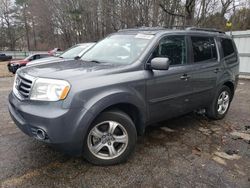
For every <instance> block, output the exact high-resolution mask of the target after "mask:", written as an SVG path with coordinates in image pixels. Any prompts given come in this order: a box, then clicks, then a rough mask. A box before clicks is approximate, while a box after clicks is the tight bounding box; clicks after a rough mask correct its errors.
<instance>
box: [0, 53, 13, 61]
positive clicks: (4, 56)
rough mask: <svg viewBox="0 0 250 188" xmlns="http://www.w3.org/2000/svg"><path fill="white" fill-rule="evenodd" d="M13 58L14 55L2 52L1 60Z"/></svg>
mask: <svg viewBox="0 0 250 188" xmlns="http://www.w3.org/2000/svg"><path fill="white" fill-rule="evenodd" d="M11 59H12V56H10V55H6V54H0V61H9V60H11Z"/></svg>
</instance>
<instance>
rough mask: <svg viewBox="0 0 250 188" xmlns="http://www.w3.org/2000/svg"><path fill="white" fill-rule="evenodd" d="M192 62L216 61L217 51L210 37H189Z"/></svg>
mask: <svg viewBox="0 0 250 188" xmlns="http://www.w3.org/2000/svg"><path fill="white" fill-rule="evenodd" d="M191 41H192V47H193V56H194V62H195V63H197V62H202V61H207V60H217V58H218V55H217V50H216V45H215V41H214V38H212V37H191Z"/></svg>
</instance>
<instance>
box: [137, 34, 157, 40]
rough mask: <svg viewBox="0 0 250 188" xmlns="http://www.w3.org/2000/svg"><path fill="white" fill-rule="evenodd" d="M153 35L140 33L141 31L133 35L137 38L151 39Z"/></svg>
mask: <svg viewBox="0 0 250 188" xmlns="http://www.w3.org/2000/svg"><path fill="white" fill-rule="evenodd" d="M153 37H154V35H146V34H142V33H139V34H137V35H136V36H135V38H137V39H148V40H150V39H152V38H153Z"/></svg>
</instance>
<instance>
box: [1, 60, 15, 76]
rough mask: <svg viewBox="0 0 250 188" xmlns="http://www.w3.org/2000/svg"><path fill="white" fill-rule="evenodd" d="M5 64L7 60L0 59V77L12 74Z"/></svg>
mask: <svg viewBox="0 0 250 188" xmlns="http://www.w3.org/2000/svg"><path fill="white" fill-rule="evenodd" d="M7 64H8V61H4V62H1V61H0V78H2V77H10V76H13V74H12V73H10V72H9V71H8V68H7Z"/></svg>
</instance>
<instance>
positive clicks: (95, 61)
mask: <svg viewBox="0 0 250 188" xmlns="http://www.w3.org/2000/svg"><path fill="white" fill-rule="evenodd" d="M89 62H93V63H98V64H100V63H101V62H100V61H98V60H91V61H89Z"/></svg>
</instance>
